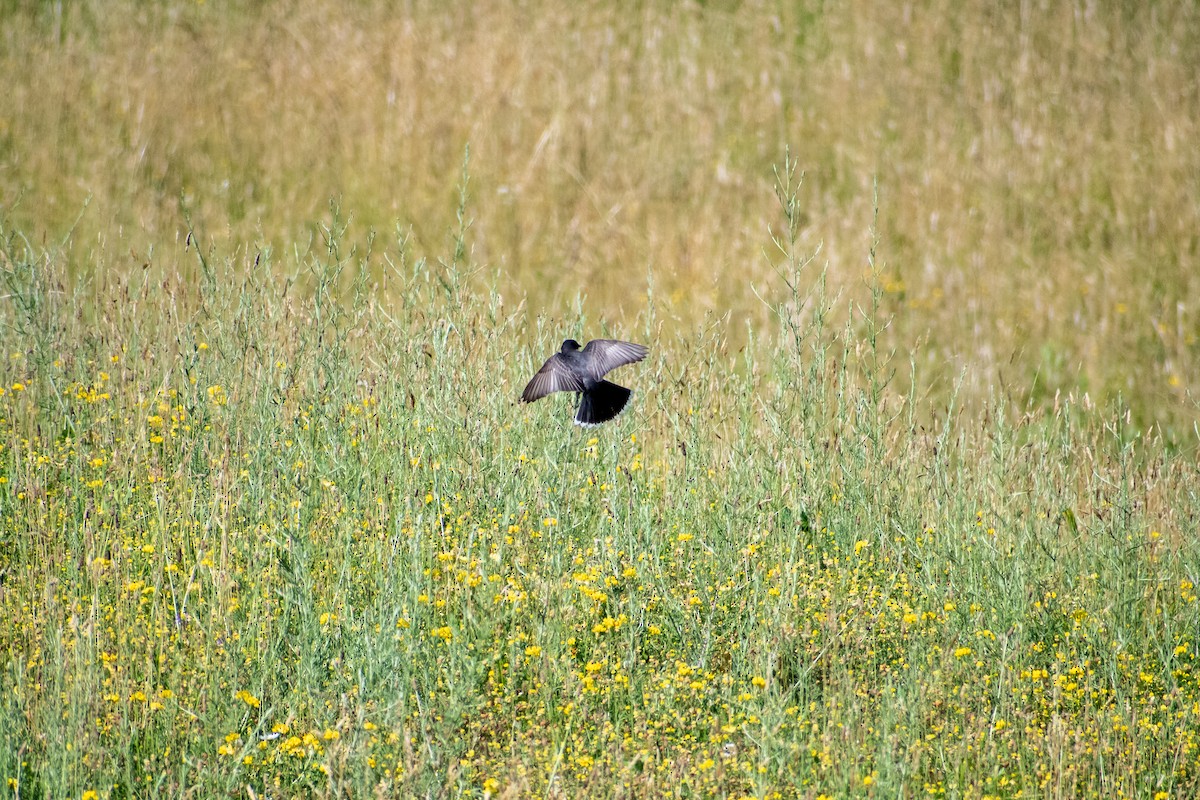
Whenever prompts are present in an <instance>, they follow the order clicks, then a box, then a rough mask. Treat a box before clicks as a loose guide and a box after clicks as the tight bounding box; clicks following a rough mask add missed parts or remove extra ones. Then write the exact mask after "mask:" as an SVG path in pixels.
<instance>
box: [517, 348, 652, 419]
mask: <svg viewBox="0 0 1200 800" xmlns="http://www.w3.org/2000/svg"><path fill="white" fill-rule="evenodd" d="M648 352H649V351H648V350H647V349H646V347H645V346H644V345H640V344H634V343H633V342H618V341H617V340H615V339H593V340H592V341H590V342H588V343H587V347H584V348H580V347H579V342H577V341H575V340H574V339H567V340H566V341H565V342H563V343H562V349H561V350H559V351H558V352H557V353H555V354H554V355H552V356H550V358H548V359H546V363H545V364H543V365H542V368H541V369H539V370H538V373H537V375H534V376H533V380H531V381H530V382H529V385H528V386H526V387H525V391H524V392H522V393H521V402H522V403H532V402H533V401H534V400H540V399H542V398H543V397H545V396H546V395H548V394H551V393H552V392H575V393H576V394H578V395H579V410H578V411H576V412H575V424H576V425H582V426H584V427H585V428H592V427H595V426H596V425H599V424H600V423H601V422H608V421H609V420H610V419H612V418H613V417H615V416H616V415H617V414H620V413H621V412H622V411H624V410H625V404H626V403H628V402H629V396H630V395H631V394H633V392H631V391H630V390H628V389H626V388H625V387H624V386H618V385H617V384H615V383H611V382H609V381H606V380H604V374H605V373H606V372H608V371H609V370H614V369H616V368H617V367H620V366H623V365H625V364H632V363H634V362H635V361H641V360H642V359H643V358H645V357H646V353H648Z"/></svg>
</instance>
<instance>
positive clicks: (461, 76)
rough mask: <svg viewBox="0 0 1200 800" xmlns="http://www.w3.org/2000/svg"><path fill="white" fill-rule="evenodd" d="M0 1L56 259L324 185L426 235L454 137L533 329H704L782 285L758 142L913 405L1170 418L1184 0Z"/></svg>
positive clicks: (132, 251) (443, 195)
mask: <svg viewBox="0 0 1200 800" xmlns="http://www.w3.org/2000/svg"><path fill="white" fill-rule="evenodd" d="M0 7H2V8H3V15H4V20H5V22H4V25H3V29H2V31H0V85H3V86H4V87H5V94H6V99H5V100H4V102H3V104H0V108H2V111H0V209H2V210H0V213H2V215H3V218H4V219H5V224H6V227H7V228H9V229H10V230H13V229H15V230H18V231H22V232H23V233H25V235H27V236H28V237H29V238H30V239H32V240H35V244H42V243H51V242H55V241H59V240H61V239H62V238H63V237H65V236H66V235H67V233H68V231H71V230H72V229H73V230H74V235H73V236H72V237H71V245H70V246H71V248H72V255H71V259H72V260H73V262H74V267H73V268H74V270H75V271H76V274H77V275H81V276H82V275H85V274H86V273H88V272H89V270H91V269H92V267H91V266H90V265H92V264H98V263H101V262H103V263H106V264H107V265H109V266H106V268H107V269H111V268H113V267H112V266H111V265H112V264H113V263H114V259H113V258H111V257H101V254H105V255H106V256H111V255H113V254H120V255H121V259H120V261H123V262H125V263H127V264H128V268H129V269H138V268H140V267H141V266H142V265H144V264H145V263H147V262H156V263H157V264H158V265H159V266H164V267H167V268H173V267H174V268H177V269H178V270H181V271H185V272H186V271H187V270H191V269H193V268H194V262H193V261H191V260H190V259H186V258H182V257H181V248H180V247H179V246H178V245H179V244H180V243H181V241H182V239H183V236H184V234H183V231H184V230H185V229H186V222H185V218H186V217H188V216H190V218H191V219H192V222H193V223H194V224H195V226H196V228H197V232H198V233H199V235H200V237H201V240H202V241H204V242H206V243H209V244H213V245H216V246H219V247H221V248H223V249H224V250H226V251H229V250H236V249H245V250H246V251H248V252H250V251H254V250H257V249H265V248H276V249H278V248H285V249H287V250H292V249H293V248H296V247H299V248H300V249H303V248H304V247H306V246H309V243H312V242H316V241H317V240H318V239H319V233H318V231H319V230H320V225H321V224H322V223H328V222H329V215H330V211H329V209H330V200H331V198H334V199H336V200H337V201H338V202H339V204H340V207H341V209H342V211H343V213H345V214H346V215H348V216H349V217H351V218H352V220H353V228H352V233H351V236H358V237H360V239H364V240H365V235H366V232H367V231H369V230H380V231H386V232H389V233H390V232H391V231H392V230H393V228H394V226H395V225H396V224H397V223H399V225H400V227H401V229H402V230H404V231H408V232H409V235H410V242H409V246H410V248H411V249H412V251H413V252H414V253H415V254H416V255H418V256H420V255H425V254H435V253H440V252H445V250H446V245H447V242H449V241H450V240H451V234H450V231H451V230H453V229H455V228H457V227H458V222H457V220H456V218H455V214H456V209H457V208H458V203H459V196H458V189H457V187H458V184H459V181H460V176H461V165H462V161H463V154H464V151H465V149H466V147H467V146H468V145H469V146H470V149H471V163H470V174H471V184H470V191H471V198H470V201H469V203H468V213H469V216H470V218H471V222H472V226H471V230H470V233H469V235H468V236H467V241H468V242H469V243H470V245H471V247H472V248H473V252H472V254H471V257H472V260H473V261H474V262H475V263H479V264H482V265H484V269H483V270H482V271H481V273H480V275H479V277H478V280H488V281H490V280H492V276H493V275H495V276H496V278H495V280H496V281H497V285H498V288H499V289H500V291H501V292H502V293H504V294H505V296H506V297H507V298H510V299H518V298H520V297H528V301H529V305H528V308H529V310H530V311H531V312H533V313H537V314H544V315H547V316H551V317H557V318H563V317H568V318H570V317H571V316H572V313H573V312H572V311H571V304H572V300H573V299H574V298H575V296H576V294H577V292H578V291H580V290H581V289H583V290H585V291H586V293H587V295H588V297H589V300H590V306H591V307H592V308H593V309H594V310H593V315H594V316H595V317H597V318H600V319H603V320H605V321H607V322H610V323H612V324H614V325H617V326H622V325H624V326H631V325H632V323H633V321H634V319H635V318H636V317H637V315H638V314H640V313H641V312H643V311H645V310H646V308H647V305H648V297H649V295H650V294H651V293H652V294H653V296H654V299H655V302H656V303H657V304H659V309H660V313H661V314H662V316H661V319H662V320H663V322H664V325H666V326H676V327H678V328H680V329H681V330H683V329H686V328H688V327H690V326H693V325H695V324H697V323H699V322H700V321H702V320H704V319H705V318H706V317H707V316H708V315H710V314H711V315H716V316H717V317H724V318H725V319H726V320H727V322H726V323H725V324H726V326H727V335H728V336H729V337H730V339H731V341H732V342H734V343H735V344H737V343H741V342H743V341H744V340H745V339H746V337H745V332H746V331H747V330H748V327H750V326H757V325H760V324H761V323H763V322H765V320H766V319H767V318H768V315H769V311H768V309H767V306H766V305H764V304H763V303H761V302H760V301H759V299H758V298H757V297H756V292H757V294H760V295H762V296H763V297H764V298H766V299H767V300H768V301H771V302H774V301H776V300H778V299H780V297H781V296H782V295H781V294H780V292H781V291H783V290H784V288H785V287H784V286H783V285H782V282H781V281H780V280H779V278H778V277H777V276H776V274H775V273H774V272H773V268H774V266H775V264H774V262H775V261H776V260H781V259H782V257H781V256H779V254H778V253H777V252H776V251H775V250H774V249H773V248H772V247H771V246H770V236H769V230H771V229H774V230H779V229H780V228H782V227H784V224H785V223H784V221H783V220H782V219H781V217H780V213H779V206H778V203H777V202H776V200H775V198H774V196H773V193H772V183H773V179H774V176H773V169H774V166H775V165H777V164H779V163H780V162H781V161H782V159H783V154H784V151H785V148H786V147H788V146H790V147H791V152H792V155H793V157H794V159H795V160H796V162H797V163H798V165H799V167H800V169H802V170H803V171H804V174H805V179H804V183H803V187H802V189H801V192H800V200H801V206H802V211H803V215H802V219H801V222H802V225H801V230H800V236H801V241H800V242H799V245H800V246H801V247H802V248H807V249H809V250H815V249H817V248H818V246H819V247H820V254H819V255H818V263H820V264H822V265H823V266H825V267H826V268H827V274H828V281H829V284H830V286H831V288H832V289H833V291H835V292H841V293H842V297H843V300H844V302H843V303H841V304H840V306H839V308H841V309H843V311H844V310H845V309H848V308H849V307H850V304H851V303H854V302H860V303H866V302H868V298H869V297H870V286H869V284H870V283H871V282H872V281H873V280H875V281H877V282H878V283H879V284H880V286H881V288H882V290H883V294H882V308H880V309H879V311H880V315H879V318H890V324H889V325H888V326H887V327H886V329H885V330H884V331H883V332H882V334H881V344H882V346H883V347H884V348H885V349H888V350H890V349H895V350H896V351H897V352H898V353H899V354H900V355H901V357H903V356H910V357H911V358H912V359H913V361H914V362H915V365H916V367H917V370H916V374H917V376H918V381H919V382H920V384H921V385H920V387H919V391H920V392H922V393H924V392H930V393H933V394H934V395H935V396H936V395H937V394H938V393H946V394H948V393H949V392H950V391H951V390H952V389H953V387H954V386H955V384H956V382H957V381H958V380H959V379H960V376H961V382H962V392H961V395H962V397H963V398H964V399H966V400H968V401H970V400H971V399H972V398H981V397H984V396H986V395H988V394H991V393H993V392H996V391H1000V392H1004V393H1007V394H1008V395H1009V396H1010V397H1011V398H1012V399H1013V400H1014V401H1015V405H1016V406H1017V407H1021V406H1023V405H1024V404H1026V403H1030V402H1032V403H1034V404H1049V403H1051V402H1053V398H1054V397H1055V395H1056V393H1058V392H1060V391H1072V390H1074V391H1077V392H1087V393H1089V394H1090V395H1091V396H1092V397H1093V398H1094V399H1096V400H1101V399H1105V400H1107V399H1112V398H1114V397H1115V396H1117V395H1118V394H1119V395H1121V396H1122V397H1123V398H1124V400H1125V401H1126V402H1128V403H1129V404H1130V406H1131V409H1132V414H1133V418H1134V420H1135V422H1136V423H1137V424H1140V425H1150V424H1155V423H1157V424H1160V425H1162V426H1163V428H1164V429H1165V432H1166V434H1167V436H1168V438H1173V439H1176V440H1177V439H1178V437H1179V436H1180V435H1185V434H1186V433H1187V432H1189V431H1191V430H1192V428H1193V425H1194V423H1195V421H1196V418H1197V405H1196V402H1195V397H1194V392H1195V390H1196V382H1197V380H1200V370H1198V367H1200V344H1198V342H1197V338H1198V336H1200V315H1198V313H1197V302H1198V298H1200V274H1198V273H1197V269H1196V262H1197V250H1198V248H1200V224H1198V223H1200V219H1198V218H1200V149H1198V148H1196V147H1195V145H1194V142H1195V141H1197V139H1198V138H1200V137H1198V136H1197V133H1198V132H1197V127H1198V126H1200V84H1198V82H1197V81H1196V79H1195V76H1196V75H1197V74H1200V10H1198V9H1197V7H1196V6H1195V5H1193V4H1187V3H1116V2H1111V3H1110V2H1097V3H1052V2H1024V3H1019V4H1000V5H996V4H991V3H964V4H960V3H953V2H937V1H936V0H935V1H933V2H925V3H896V4H876V3H867V2H849V3H840V4H824V3H818V2H799V3H792V2H786V3H785V2H747V3H710V4H676V3H655V2H646V3H639V4H633V5H631V4H613V5H592V4H579V5H577V4H573V3H563V2H554V1H553V0H547V2H528V3H517V4H511V3H491V2H482V3H470V4H465V3H450V4H445V3H433V2H410V3H405V4H399V5H397V4H390V3H382V2H362V3H355V4H342V3H333V2H326V1H324V0H318V2H303V3H301V2H291V3H277V4H270V5H266V6H261V7H260V6H257V5H253V4H246V5H241V4H225V3H211V2H210V3H183V2H167V3H158V4H140V3H131V2H120V1H118V2H57V3H30V2H13V0H7V1H6V2H3V3H0ZM876 183H877V188H878V196H879V201H878V223H877V226H876V229H875V230H874V232H873V231H872V224H873V223H872V220H873V217H874V214H875V208H874V206H875V201H874V194H875V184H876ZM89 198H90V201H89ZM873 236H877V237H878V254H879V260H878V263H877V265H876V266H877V269H876V270H874V271H872V270H871V269H870V268H869V266H868V263H867V253H868V252H869V248H870V245H871V241H872V238H873ZM297 242H299V243H300V244H299V245H297V244H296V243H297ZM126 253H128V258H127V260H126V259H125V256H124V254H126ZM175 261H178V264H177V265H176V264H174V263H173V262H175ZM164 262H165V263H164ZM117 263H119V262H117ZM584 333H585V335H586V332H584ZM902 380H905V379H903V378H898V381H902Z"/></svg>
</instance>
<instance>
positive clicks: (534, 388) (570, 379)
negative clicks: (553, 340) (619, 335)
mask: <svg viewBox="0 0 1200 800" xmlns="http://www.w3.org/2000/svg"><path fill="white" fill-rule="evenodd" d="M588 346H589V347H590V346H591V345H588ZM582 391H583V381H581V380H579V378H578V377H576V376H575V375H574V373H572V372H571V370H570V368H569V367H568V366H567V365H566V364H564V363H563V360H562V356H561V355H559V354H557V353H555V354H554V355H552V356H550V357H549V358H548V359H546V363H545V364H542V368H541V369H539V370H538V372H537V375H534V376H533V380H531V381H530V382H529V385H528V386H526V387H525V391H524V392H522V393H521V402H522V403H532V402H533V401H534V400H540V399H542V398H543V397H545V396H546V395H548V394H551V393H553V392H582Z"/></svg>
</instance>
